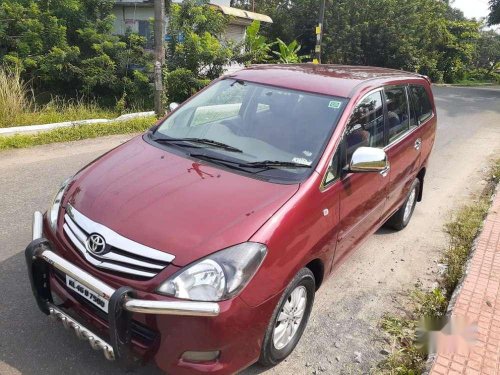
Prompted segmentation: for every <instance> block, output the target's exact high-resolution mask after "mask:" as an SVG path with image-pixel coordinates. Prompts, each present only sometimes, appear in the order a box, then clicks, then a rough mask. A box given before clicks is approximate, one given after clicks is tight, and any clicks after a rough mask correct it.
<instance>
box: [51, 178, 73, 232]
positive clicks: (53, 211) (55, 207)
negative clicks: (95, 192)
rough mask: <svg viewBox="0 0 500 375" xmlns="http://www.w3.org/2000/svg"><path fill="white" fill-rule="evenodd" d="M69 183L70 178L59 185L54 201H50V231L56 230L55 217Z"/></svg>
mask: <svg viewBox="0 0 500 375" xmlns="http://www.w3.org/2000/svg"><path fill="white" fill-rule="evenodd" d="M70 181H71V177H70V178H68V179H67V180H66V181H64V182H63V183H62V184H61V188H60V189H59V191H58V192H57V194H56V196H55V197H54V200H53V201H52V206H50V209H49V211H48V216H49V223H50V227H51V228H52V230H56V225H57V216H58V214H59V208H60V207H61V201H62V197H63V195H64V192H65V191H66V188H67V187H68V184H69V182H70Z"/></svg>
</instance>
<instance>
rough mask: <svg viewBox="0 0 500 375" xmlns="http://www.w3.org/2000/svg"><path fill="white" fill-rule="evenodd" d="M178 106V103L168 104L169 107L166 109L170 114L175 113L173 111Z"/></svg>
mask: <svg viewBox="0 0 500 375" xmlns="http://www.w3.org/2000/svg"><path fill="white" fill-rule="evenodd" d="M178 106H179V103H175V102H173V103H170V105H169V106H168V109H169V110H170V112H172V111H175V109H176V108H177V107H178Z"/></svg>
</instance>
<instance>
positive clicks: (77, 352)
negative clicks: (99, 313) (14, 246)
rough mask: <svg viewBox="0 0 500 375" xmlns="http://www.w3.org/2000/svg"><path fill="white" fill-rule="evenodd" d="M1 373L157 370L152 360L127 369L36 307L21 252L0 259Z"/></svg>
mask: <svg viewBox="0 0 500 375" xmlns="http://www.w3.org/2000/svg"><path fill="white" fill-rule="evenodd" d="M0 275H1V276H0V281H1V283H2V288H0V312H1V319H0V373H1V374H5V373H6V374H10V373H14V374H17V373H18V372H19V373H21V374H23V375H39V374H67V373H69V371H68V370H70V371H71V374H72V375H80V374H81V375H94V374H96V375H99V374H106V375H118V374H124V373H133V374H138V375H142V374H144V375H145V374H148V375H160V374H162V372H160V370H159V369H157V368H156V367H154V366H153V365H148V366H145V367H139V368H137V369H133V370H130V369H125V368H123V367H121V366H120V365H119V364H118V363H116V362H109V361H107V360H106V359H105V358H104V356H103V355H101V353H100V352H96V351H93V350H92V349H91V348H90V345H88V344H86V343H85V342H83V341H80V340H79V339H78V338H77V337H76V336H75V335H74V334H73V333H72V332H69V331H66V330H65V329H64V328H63V326H62V324H60V323H57V322H53V321H52V320H50V319H48V317H47V316H45V315H44V314H43V313H41V312H40V311H39V310H38V307H37V306H36V303H35V300H34V298H33V295H32V293H31V287H30V285H29V280H28V275H27V273H26V265H25V262H24V254H23V253H18V254H16V255H14V256H12V257H11V258H8V259H7V260H5V261H3V262H2V263H0Z"/></svg>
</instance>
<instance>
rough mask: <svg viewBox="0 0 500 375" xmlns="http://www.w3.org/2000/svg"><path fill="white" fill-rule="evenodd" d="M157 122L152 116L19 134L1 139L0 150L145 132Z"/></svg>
mask: <svg viewBox="0 0 500 375" xmlns="http://www.w3.org/2000/svg"><path fill="white" fill-rule="evenodd" d="M155 122H156V119H155V117H154V116H151V117H144V118H138V119H132V120H128V121H116V122H110V123H105V124H92V125H78V126H72V127H68V128H59V129H54V130H51V131H48V132H43V133H38V134H17V135H14V136H6V137H0V150H7V149H13V148H25V147H33V146H38V145H44V144H48V143H55V142H69V141H78V140H81V139H87V138H97V137H102V136H105V135H114V134H127V133H137V132H143V131H144V130H146V129H148V128H150V127H151V126H153V125H154V123H155Z"/></svg>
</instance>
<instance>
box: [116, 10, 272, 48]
mask: <svg viewBox="0 0 500 375" xmlns="http://www.w3.org/2000/svg"><path fill="white" fill-rule="evenodd" d="M174 2H177V3H179V2H181V1H178V0H177V1H176V0H174ZM229 3H230V0H212V1H211V2H210V5H211V6H213V7H216V8H218V9H219V10H220V11H221V12H222V13H224V14H226V15H229V16H231V22H230V24H229V26H228V28H227V30H226V35H225V38H226V40H229V41H234V42H236V43H238V42H242V41H244V40H245V35H246V28H247V26H248V25H250V24H251V23H252V21H253V20H259V21H261V22H268V23H272V22H273V21H272V19H271V17H269V16H266V15H264V14H259V13H254V12H248V11H246V10H243V9H237V8H232V7H230V6H229ZM113 14H114V15H115V21H114V25H113V33H115V34H118V35H124V34H125V33H126V32H127V31H128V30H130V31H131V32H134V33H137V34H139V35H141V36H144V37H145V38H146V39H147V40H148V43H149V47H152V27H151V26H152V25H151V24H152V19H153V17H154V14H153V0H117V1H116V2H115V5H114V7H113ZM165 21H166V22H165V24H167V23H168V18H167V19H166V20H165Z"/></svg>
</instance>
